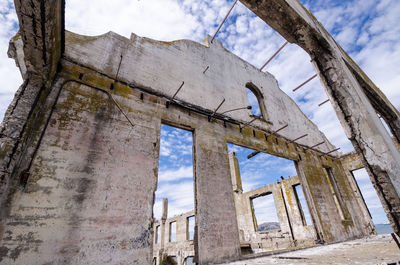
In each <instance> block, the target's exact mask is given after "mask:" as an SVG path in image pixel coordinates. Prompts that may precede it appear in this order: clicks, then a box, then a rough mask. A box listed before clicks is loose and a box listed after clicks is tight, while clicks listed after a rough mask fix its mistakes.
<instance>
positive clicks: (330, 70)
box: [313, 53, 400, 234]
mask: <svg viewBox="0 0 400 265" xmlns="http://www.w3.org/2000/svg"><path fill="white" fill-rule="evenodd" d="M313 65H314V67H315V69H316V70H317V72H318V73H319V76H320V78H321V80H322V83H323V84H324V87H325V91H326V92H327V94H328V96H329V98H330V100H331V102H332V105H333V106H334V109H335V111H336V114H337V116H338V118H339V120H340V122H341V124H342V126H343V128H344V129H345V132H346V135H347V137H348V138H349V140H350V141H351V142H352V144H353V146H354V148H355V150H356V151H357V153H358V154H359V155H360V158H361V161H362V162H363V164H364V166H365V168H366V170H367V172H368V174H369V176H370V178H371V181H372V183H373V185H374V187H375V189H376V190H377V193H378V196H379V198H380V200H381V203H382V205H383V208H384V209H385V211H386V214H387V216H388V218H389V220H390V221H391V224H392V227H393V229H394V230H395V231H396V233H398V234H399V233H400V199H399V196H400V153H399V151H398V150H397V148H396V146H395V144H394V142H393V139H391V137H390V135H389V134H388V133H387V131H386V129H385V128H384V126H383V125H382V123H381V121H380V120H379V118H378V116H377V115H376V111H375V109H374V108H373V107H372V105H371V103H370V101H369V100H368V98H367V97H366V95H365V94H364V93H363V91H362V88H361V86H360V84H359V83H358V82H357V80H356V79H355V77H354V76H353V75H352V74H351V72H350V70H349V69H348V68H347V66H346V65H345V64H344V62H343V60H342V59H341V58H340V56H339V54H336V56H332V55H331V54H325V53H323V54H320V55H319V56H315V57H314V60H313Z"/></svg>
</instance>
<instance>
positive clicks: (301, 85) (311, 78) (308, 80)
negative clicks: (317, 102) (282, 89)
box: [293, 74, 317, 92]
mask: <svg viewBox="0 0 400 265" xmlns="http://www.w3.org/2000/svg"><path fill="white" fill-rule="evenodd" d="M316 77H317V74H315V75H313V76H312V77H310V78H308V79H307V80H306V81H304V82H303V83H301V84H300V85H299V86H298V87H296V88H295V89H293V92H296V90H298V89H300V88H302V87H303V86H305V85H306V84H308V83H309V82H310V81H311V80H313V79H314V78H316Z"/></svg>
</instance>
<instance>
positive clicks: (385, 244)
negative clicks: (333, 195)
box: [224, 234, 400, 265]
mask: <svg viewBox="0 0 400 265" xmlns="http://www.w3.org/2000/svg"><path fill="white" fill-rule="evenodd" d="M398 261H400V249H399V248H398V247H397V245H396V243H395V242H394V240H393V238H392V237H391V235H390V234H387V235H377V236H371V237H367V238H363V239H357V240H353V241H348V242H343V243H337V244H331V245H326V246H320V247H314V248H309V249H303V250H298V251H292V252H288V253H285V254H275V255H269V256H264V257H258V258H251V259H246V260H241V261H237V262H230V263H224V264H232V265H259V264H280V265H286V264H287V265H289V264H335V265H339V264H363V265H365V264H397V263H396V262H398Z"/></svg>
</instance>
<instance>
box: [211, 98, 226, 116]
mask: <svg viewBox="0 0 400 265" xmlns="http://www.w3.org/2000/svg"><path fill="white" fill-rule="evenodd" d="M224 102H225V99H223V100H222V102H221V103H220V104H219V105H218V107H217V108H216V109H215V110H214V112H213V114H211V116H210V120H211V119H212V117H214V115H215V113H217V111H218V110H219V108H220V107H221V106H222V104H224Z"/></svg>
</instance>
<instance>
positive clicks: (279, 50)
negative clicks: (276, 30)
mask: <svg viewBox="0 0 400 265" xmlns="http://www.w3.org/2000/svg"><path fill="white" fill-rule="evenodd" d="M288 43H289V42H288V41H286V42H285V43H284V44H283V45H282V46H281V47H280V48H279V49H278V50H277V51H276V52H275V53H274V55H272V56H271V58H269V59H268V61H267V62H266V63H265V64H264V65H263V66H261V68H260V71H262V70H263V69H264V68H265V66H267V65H268V64H269V63H270V62H271V61H272V60H273V59H274V58H275V57H276V56H277V55H278V53H280V52H281V51H282V49H283V48H285V46H286V45H288Z"/></svg>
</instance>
